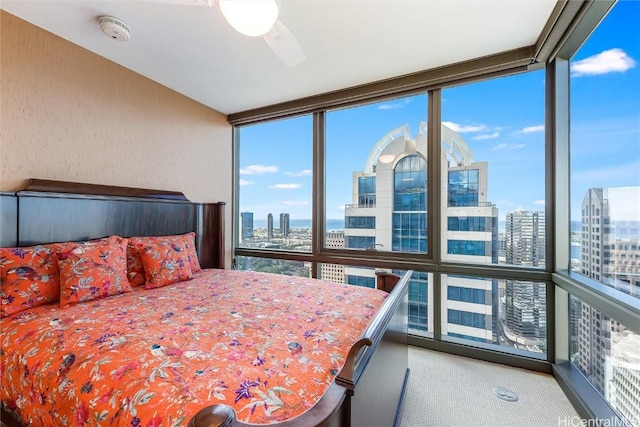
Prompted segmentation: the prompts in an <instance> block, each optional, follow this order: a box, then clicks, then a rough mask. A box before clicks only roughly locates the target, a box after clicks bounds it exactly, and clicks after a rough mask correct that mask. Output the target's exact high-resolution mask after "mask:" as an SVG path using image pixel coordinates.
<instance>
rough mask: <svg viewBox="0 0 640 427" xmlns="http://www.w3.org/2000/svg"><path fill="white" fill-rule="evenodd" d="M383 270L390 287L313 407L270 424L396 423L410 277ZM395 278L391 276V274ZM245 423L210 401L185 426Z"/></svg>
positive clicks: (404, 369) (346, 426)
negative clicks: (366, 326) (365, 328)
mask: <svg viewBox="0 0 640 427" xmlns="http://www.w3.org/2000/svg"><path fill="white" fill-rule="evenodd" d="M412 274H413V271H407V272H406V273H405V274H404V275H403V276H402V278H400V277H399V276H395V275H391V274H389V273H386V274H385V275H383V276H386V277H385V279H384V280H390V281H391V282H393V285H390V286H389V287H390V288H391V287H392V288H393V290H392V291H391V293H390V294H389V296H388V297H387V299H386V300H385V302H384V304H383V305H382V307H381V308H380V310H379V311H378V313H376V316H375V317H374V318H373V320H372V321H371V323H370V325H369V327H368V328H367V330H366V331H365V333H364V334H363V335H362V338H361V339H360V340H358V341H357V342H356V343H355V344H354V345H353V346H352V347H351V350H350V351H349V354H348V356H347V360H346V362H345V365H344V367H343V368H342V370H341V371H340V373H339V374H338V376H337V377H336V379H335V382H334V383H333V384H332V385H331V387H329V389H328V390H327V392H326V394H325V395H324V396H323V397H322V399H321V400H320V401H319V402H318V404H317V405H316V406H314V407H313V408H311V409H310V410H309V411H307V412H305V413H304V414H303V415H301V416H299V417H297V418H295V419H292V420H288V421H284V422H282V423H278V424H271V425H270V427H310V426H314V427H334V426H335V427H337V426H340V427H351V426H353V427H371V426H380V427H382V426H389V427H391V426H396V425H398V424H399V421H400V413H401V411H402V405H403V401H404V390H405V387H406V382H407V380H408V375H409V368H408V363H409V360H408V359H409V356H408V346H407V322H408V301H409V280H410V278H411V275H412ZM391 276H395V277H391ZM227 426H229V427H249V426H250V424H245V423H242V422H240V421H238V420H236V417H235V412H234V411H233V409H232V408H231V407H229V406H226V405H219V404H218V405H211V406H207V407H206V408H204V409H202V410H201V411H200V412H198V413H197V414H196V415H195V416H194V417H193V418H192V419H191V420H190V421H189V427H227Z"/></svg>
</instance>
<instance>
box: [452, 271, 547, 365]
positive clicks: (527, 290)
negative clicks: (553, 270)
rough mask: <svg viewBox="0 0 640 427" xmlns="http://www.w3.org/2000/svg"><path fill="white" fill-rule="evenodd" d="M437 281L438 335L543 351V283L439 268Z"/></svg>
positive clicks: (512, 350)
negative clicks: (439, 293)
mask: <svg viewBox="0 0 640 427" xmlns="http://www.w3.org/2000/svg"><path fill="white" fill-rule="evenodd" d="M441 286H442V289H443V292H442V307H443V314H442V315H443V319H442V335H443V339H444V340H453V341H455V342H461V343H465V344H470V343H468V342H467V341H471V342H473V343H480V342H481V343H484V347H487V348H493V349H497V350H499V351H503V352H509V353H515V354H520V355H527V356H529V357H534V358H540V359H542V358H544V357H545V355H546V346H547V345H546V342H547V338H546V337H547V321H546V293H545V290H546V284H545V283H539V282H529V281H522V280H506V279H494V278H482V277H474V276H463V275H455V274H448V275H447V274H443V275H441Z"/></svg>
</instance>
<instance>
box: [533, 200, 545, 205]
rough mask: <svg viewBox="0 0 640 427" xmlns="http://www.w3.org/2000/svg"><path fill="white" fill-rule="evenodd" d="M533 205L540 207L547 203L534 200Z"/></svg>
mask: <svg viewBox="0 0 640 427" xmlns="http://www.w3.org/2000/svg"><path fill="white" fill-rule="evenodd" d="M533 204H534V205H538V206H544V205H545V202H544V200H534V201H533Z"/></svg>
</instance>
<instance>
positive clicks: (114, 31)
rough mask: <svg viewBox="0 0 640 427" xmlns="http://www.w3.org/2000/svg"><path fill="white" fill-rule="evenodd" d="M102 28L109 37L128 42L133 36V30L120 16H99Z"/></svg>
mask: <svg viewBox="0 0 640 427" xmlns="http://www.w3.org/2000/svg"><path fill="white" fill-rule="evenodd" d="M98 22H99V23H100V29H101V30H102V32H103V33H104V34H105V35H106V36H107V37H109V38H112V39H114V40H118V41H121V42H126V41H127V40H129V37H131V30H130V29H129V27H128V26H127V24H125V23H124V22H122V20H120V19H118V18H114V17H113V16H101V17H99V18H98Z"/></svg>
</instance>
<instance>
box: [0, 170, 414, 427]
mask: <svg viewBox="0 0 640 427" xmlns="http://www.w3.org/2000/svg"><path fill="white" fill-rule="evenodd" d="M224 208H225V204H224V203H223V202H221V203H193V202H190V201H189V200H187V198H186V197H185V196H184V195H183V194H182V193H178V192H171V191H159V190H145V189H137V188H127V187H113V186H102V185H93V184H77V183H70V182H62V181H48V180H37V179H32V180H30V181H29V184H28V185H27V187H25V188H24V189H23V190H21V191H18V192H17V193H6V192H3V193H0V247H12V246H30V245H35V244H43V243H51V242H64V241H78V240H89V239H94V238H99V237H105V236H109V235H113V234H117V235H120V236H123V237H128V236H153V235H169V234H182V233H187V232H190V231H195V232H196V247H197V252H198V257H199V259H200V264H201V266H202V267H203V268H224V267H225V259H224ZM377 276H378V280H377V282H378V288H380V289H384V290H386V291H388V292H390V295H389V296H388V297H387V299H386V300H385V303H384V304H383V306H382V307H381V309H380V310H379V311H378V313H377V314H376V317H375V318H374V319H373V320H372V322H371V324H370V326H369V327H368V329H367V330H366V331H365V333H364V334H363V336H362V338H361V339H360V340H359V341H358V342H357V343H356V344H354V346H353V347H352V348H351V350H350V352H349V355H348V357H347V360H346V363H345V366H344V368H343V369H342V371H341V372H340V373H339V374H338V376H337V377H336V379H335V381H334V383H333V384H332V385H331V386H330V387H329V389H328V390H327V392H326V393H325V395H324V396H323V397H322V399H321V400H320V401H319V402H318V404H316V405H315V406H314V407H313V408H311V409H310V410H309V411H307V412H305V413H304V414H302V415H301V416H299V417H297V418H294V419H292V420H288V421H284V422H281V423H278V424H271V425H270V426H273V427H302V426H305V427H308V426H319V427H320V426H323V427H333V426H341V427H350V426H354V427H370V426H376V427H377V426H380V427H382V426H389V427H390V426H396V425H399V421H400V415H401V412H402V405H403V402H404V391H405V388H406V383H407V381H408V378H409V369H408V347H407V318H408V312H407V310H408V287H409V284H408V283H409V278H410V276H411V272H410V271H409V272H407V273H405V275H404V276H403V277H402V278H400V277H399V276H396V275H393V274H390V273H385V272H379V273H377ZM1 416H2V418H1V420H2V422H3V423H4V424H6V425H7V426H9V427H14V426H20V423H18V422H17V421H16V420H15V419H14V418H13V417H12V416H11V414H10V413H8V412H6V411H5V409H4V407H2V413H1ZM188 425H189V426H190V427H216V426H236V427H244V426H247V427H248V426H249V425H248V424H244V423H242V422H240V421H237V420H236V418H235V412H234V411H233V409H232V408H231V407H229V406H226V405H219V404H218V405H212V406H208V407H206V408H204V409H202V410H201V411H200V412H198V413H197V414H194V416H193V417H192V419H191V420H190V421H189V424H188Z"/></svg>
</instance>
